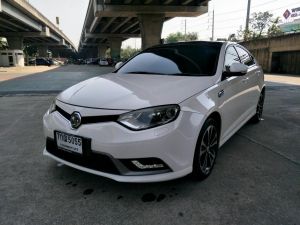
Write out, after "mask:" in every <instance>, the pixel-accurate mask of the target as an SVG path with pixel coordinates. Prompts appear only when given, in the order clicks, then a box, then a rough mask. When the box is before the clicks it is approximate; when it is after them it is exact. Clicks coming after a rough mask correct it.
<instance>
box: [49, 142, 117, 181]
mask: <svg viewBox="0 0 300 225" xmlns="http://www.w3.org/2000/svg"><path fill="white" fill-rule="evenodd" d="M46 149H47V151H48V152H49V153H51V154H52V155H54V156H56V157H58V158H60V159H63V160H65V161H67V162H70V163H74V164H76V165H79V166H83V167H85V168H89V169H93V170H97V171H101V172H105V173H111V174H117V175H120V172H119V171H118V169H117V168H116V166H115V165H114V163H113V162H112V160H111V159H110V157H109V156H107V155H104V154H99V153H94V152H92V151H90V150H88V149H85V150H86V151H85V152H86V154H83V155H78V154H76V153H71V152H67V151H64V150H61V149H58V148H57V145H56V143H55V141H54V140H53V139H51V138H47V141H46Z"/></svg>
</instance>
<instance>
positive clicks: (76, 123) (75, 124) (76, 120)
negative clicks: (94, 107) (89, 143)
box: [70, 112, 81, 129]
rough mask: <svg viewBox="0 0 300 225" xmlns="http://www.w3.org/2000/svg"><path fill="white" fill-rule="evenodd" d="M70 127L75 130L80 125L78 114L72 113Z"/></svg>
mask: <svg viewBox="0 0 300 225" xmlns="http://www.w3.org/2000/svg"><path fill="white" fill-rule="evenodd" d="M70 123H71V127H72V128H73V129H77V128H78V127H79V126H80V125H81V115H80V113H79V112H73V113H72V114H71V118H70Z"/></svg>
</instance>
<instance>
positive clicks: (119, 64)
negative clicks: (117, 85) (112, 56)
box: [115, 62, 123, 70]
mask: <svg viewBox="0 0 300 225" xmlns="http://www.w3.org/2000/svg"><path fill="white" fill-rule="evenodd" d="M122 65H123V62H118V63H117V64H116V65H115V69H116V70H117V69H119V68H120V67H121V66H122Z"/></svg>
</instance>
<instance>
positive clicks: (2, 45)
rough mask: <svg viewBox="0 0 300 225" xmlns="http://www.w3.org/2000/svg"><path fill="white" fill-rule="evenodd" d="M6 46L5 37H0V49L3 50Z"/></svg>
mask: <svg viewBox="0 0 300 225" xmlns="http://www.w3.org/2000/svg"><path fill="white" fill-rule="evenodd" d="M7 48H8V45H7V41H6V39H5V38H2V37H0V50H5V49H7Z"/></svg>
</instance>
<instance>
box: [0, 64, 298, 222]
mask: <svg viewBox="0 0 300 225" xmlns="http://www.w3.org/2000/svg"><path fill="white" fill-rule="evenodd" d="M71 68H73V69H72V70H75V68H76V67H69V69H70V70H71ZM82 68H84V67H82ZM90 68H91V69H89V71H88V72H85V71H78V70H79V69H78V70H77V72H76V71H72V70H71V71H69V69H68V68H67V67H64V68H60V70H66V71H58V72H57V74H53V73H52V75H51V73H48V72H46V76H47V77H48V76H49V77H50V76H51V79H49V77H48V79H45V78H42V76H44V75H45V74H43V75H40V76H39V78H38V79H37V80H36V79H34V78H33V76H36V75H32V76H27V77H24V78H17V79H14V80H10V81H5V82H2V83H0V92H1V93H2V97H0V166H1V173H0V224H3V225H8V224H12V225H17V224H105V225H106V224H114V225H115V224H157V225H158V224H163V225H167V224H180V225H182V224H197V225H199V224H206V225H208V224H214V225H217V224H243V225H247V224H249V225H250V224H251V225H252V224H260V225H262V224H268V225H269V224H270V225H276V224H278V225H294V224H300V215H299V212H300V153H299V152H300V151H299V150H300V138H299V137H300V98H299V96H300V86H280V85H276V86H272V87H268V88H267V92H266V103H265V112H264V121H262V122H261V123H259V124H257V125H253V124H247V125H245V126H244V127H243V128H242V129H241V130H240V131H239V132H238V133H237V134H236V135H234V136H233V137H232V138H231V139H230V140H229V141H228V142H227V143H226V144H225V145H224V146H223V147H222V148H221V151H220V152H219V155H218V159H217V163H216V166H215V168H214V171H213V173H212V174H211V176H210V177H209V178H208V179H206V180H205V181H203V182H196V181H194V180H192V179H191V178H190V177H189V176H187V177H184V178H182V179H178V180H174V181H168V182H163V183H151V184H128V183H117V182H115V181H111V180H109V179H106V178H102V177H98V176H95V175H91V174H88V173H85V172H81V171H78V170H75V169H72V168H69V167H67V166H64V165H61V164H57V163H56V162H54V161H53V160H51V159H49V158H46V157H44V156H43V155H42V149H43V147H44V146H45V140H44V137H43V134H42V116H43V114H44V113H45V111H46V110H47V108H48V106H49V104H50V102H51V101H52V99H53V98H54V95H42V96H41V95H39V94H38V92H32V90H35V91H36V90H39V91H40V93H43V94H46V93H47V91H48V90H49V89H50V90H53V91H55V90H57V89H61V88H65V87H67V86H70V85H72V84H73V83H75V82H78V81H79V80H81V79H86V78H88V77H91V76H94V75H95V74H97V75H98V74H101V73H103V72H104V71H102V69H100V70H99V69H97V68H96V67H90ZM94 70H95V71H94ZM60 76H63V77H60ZM58 77H59V79H58ZM24 79H25V80H24ZM46 80H48V81H46ZM20 82H21V83H23V84H21V83H20ZM30 82H31V83H30ZM39 82H41V83H39ZM43 87H44V88H43ZM45 87H46V88H45ZM45 89H46V91H45ZM8 92H9V95H8V96H5V93H6V94H7V93H8ZM16 94H18V95H16ZM19 94H22V95H21V96H20V95H19Z"/></svg>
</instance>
